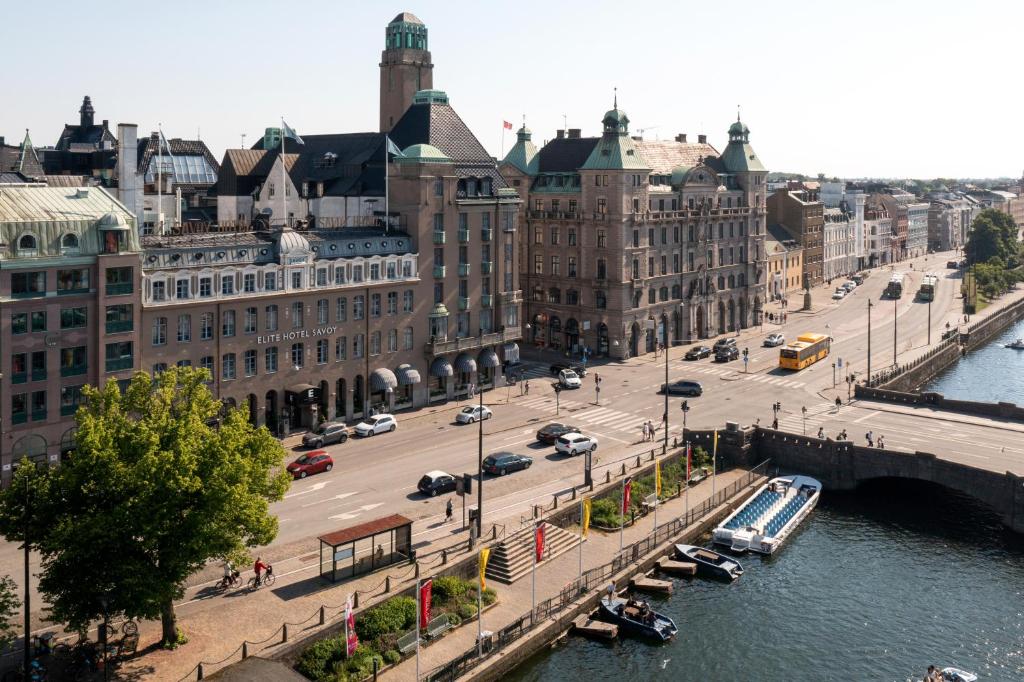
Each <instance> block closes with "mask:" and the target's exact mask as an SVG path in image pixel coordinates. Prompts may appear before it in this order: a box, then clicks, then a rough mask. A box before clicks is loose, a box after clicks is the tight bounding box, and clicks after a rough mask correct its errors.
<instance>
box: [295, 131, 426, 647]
mask: <svg viewBox="0 0 1024 682" xmlns="http://www.w3.org/2000/svg"><path fill="white" fill-rule="evenodd" d="M286 130H287V128H286V127H285V122H284V116H282V117H281V219H282V220H283V221H284V226H285V227H288V203H287V202H286V201H285V192H286V190H285V187H286V186H287V185H286V184H285V183H286V182H287V181H286V179H285V177H286V176H285V172H284V141H285V137H286V134H285V131H286ZM417 618H419V616H417ZM418 660H419V659H417V662H418Z"/></svg>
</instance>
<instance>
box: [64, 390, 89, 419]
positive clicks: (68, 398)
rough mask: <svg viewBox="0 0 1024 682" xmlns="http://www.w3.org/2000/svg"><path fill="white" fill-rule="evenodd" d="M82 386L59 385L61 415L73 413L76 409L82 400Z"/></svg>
mask: <svg viewBox="0 0 1024 682" xmlns="http://www.w3.org/2000/svg"><path fill="white" fill-rule="evenodd" d="M82 388H83V386H80V385H79V386H61V389H60V413H61V415H63V416H69V415H73V414H74V413H75V412H77V411H78V406H79V405H81V404H82V403H83V402H84V400H83V397H82Z"/></svg>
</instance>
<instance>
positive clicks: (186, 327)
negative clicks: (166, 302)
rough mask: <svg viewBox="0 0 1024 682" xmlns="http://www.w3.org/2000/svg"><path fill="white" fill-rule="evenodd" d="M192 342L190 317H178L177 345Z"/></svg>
mask: <svg viewBox="0 0 1024 682" xmlns="http://www.w3.org/2000/svg"><path fill="white" fill-rule="evenodd" d="M191 340H192V316H191V315H187V314H186V315H178V343H189V342H190V341H191Z"/></svg>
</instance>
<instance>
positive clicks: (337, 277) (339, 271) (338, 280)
mask: <svg viewBox="0 0 1024 682" xmlns="http://www.w3.org/2000/svg"><path fill="white" fill-rule="evenodd" d="M334 283H335V284H344V283H345V266H344V265H335V266H334Z"/></svg>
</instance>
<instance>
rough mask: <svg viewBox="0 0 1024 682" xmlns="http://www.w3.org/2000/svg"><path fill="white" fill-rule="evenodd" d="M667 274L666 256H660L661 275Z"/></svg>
mask: <svg viewBox="0 0 1024 682" xmlns="http://www.w3.org/2000/svg"><path fill="white" fill-rule="evenodd" d="M667 272H668V256H662V257H661V274H663V275H664V274H666V273H667Z"/></svg>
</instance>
